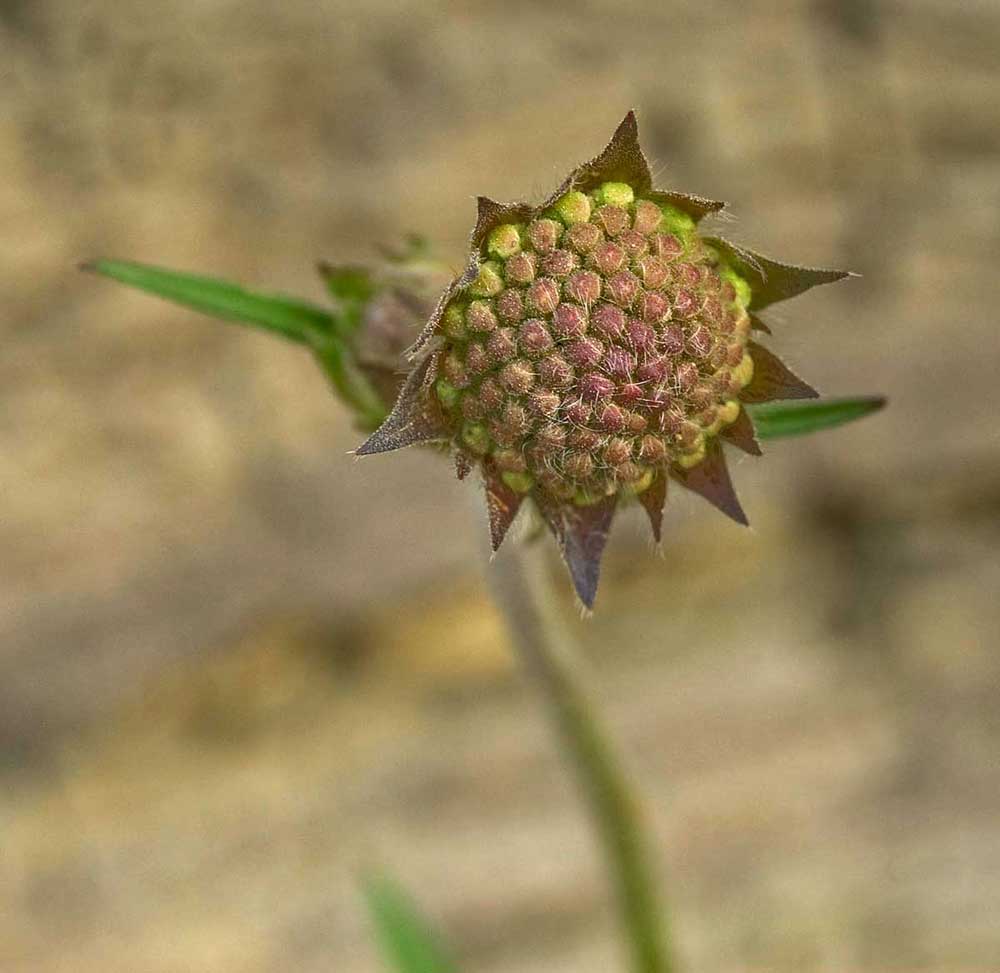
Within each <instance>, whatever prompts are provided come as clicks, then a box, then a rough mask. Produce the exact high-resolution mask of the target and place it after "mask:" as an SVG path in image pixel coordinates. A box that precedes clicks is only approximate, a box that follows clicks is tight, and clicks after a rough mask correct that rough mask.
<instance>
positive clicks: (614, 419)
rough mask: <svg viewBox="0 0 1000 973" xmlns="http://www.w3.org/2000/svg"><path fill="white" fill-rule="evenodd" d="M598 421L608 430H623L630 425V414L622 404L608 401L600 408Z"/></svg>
mask: <svg viewBox="0 0 1000 973" xmlns="http://www.w3.org/2000/svg"><path fill="white" fill-rule="evenodd" d="M597 422H598V424H599V425H600V426H601V428H602V429H606V430H607V431H608V432H621V431H622V430H624V429H625V428H626V427H627V426H628V416H627V415H626V413H625V410H624V409H623V408H622V407H621V406H619V405H615V404H614V402H608V403H607V404H606V405H602V406H600V407H599V408H598V410H597Z"/></svg>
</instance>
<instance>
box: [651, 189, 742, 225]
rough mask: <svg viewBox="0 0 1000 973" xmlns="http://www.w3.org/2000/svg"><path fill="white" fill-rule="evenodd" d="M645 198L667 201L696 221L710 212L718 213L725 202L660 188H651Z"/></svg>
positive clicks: (724, 206) (723, 207)
mask: <svg viewBox="0 0 1000 973" xmlns="http://www.w3.org/2000/svg"><path fill="white" fill-rule="evenodd" d="M646 198H647V199H651V200H653V201H654V202H657V203H667V204H668V205H669V206H675V207H676V208H677V209H679V210H681V212H683V213H687V215H688V216H690V217H691V219H693V220H694V221H695V223H697V222H698V221H699V220H703V219H704V218H705V217H706V216H710V215H711V214H712V213H718V212H719V211H720V210H723V209H725V208H726V204H725V203H723V202H722V201H721V200H718V199H706V198H705V197H704V196H695V195H693V194H691V193H672V192H664V191H661V190H653V191H652V192H648V193H646Z"/></svg>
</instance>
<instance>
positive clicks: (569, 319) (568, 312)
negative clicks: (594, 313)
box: [552, 303, 587, 338]
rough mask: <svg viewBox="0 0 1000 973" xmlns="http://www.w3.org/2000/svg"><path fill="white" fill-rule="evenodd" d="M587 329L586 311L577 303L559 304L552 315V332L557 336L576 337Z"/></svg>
mask: <svg viewBox="0 0 1000 973" xmlns="http://www.w3.org/2000/svg"><path fill="white" fill-rule="evenodd" d="M586 330H587V312H586V311H585V310H584V309H583V308H582V307H580V305H579V304H568V303H564V304H560V305H559V306H558V307H557V308H556V309H555V312H554V313H553V315H552V332H553V334H555V335H556V337H558V338H576V337H579V336H580V335H582V334H584V332H586Z"/></svg>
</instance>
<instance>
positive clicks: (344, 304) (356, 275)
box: [319, 263, 378, 335]
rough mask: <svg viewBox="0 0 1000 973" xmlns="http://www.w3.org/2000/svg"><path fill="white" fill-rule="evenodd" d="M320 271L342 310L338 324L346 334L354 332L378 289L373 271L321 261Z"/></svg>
mask: <svg viewBox="0 0 1000 973" xmlns="http://www.w3.org/2000/svg"><path fill="white" fill-rule="evenodd" d="M319 273H320V276H321V277H322V278H323V282H324V283H325V284H326V289H327V290H328V291H329V292H330V296H331V297H332V298H333V299H334V301H336V304H337V309H338V311H339V312H340V313H339V315H338V316H337V317H338V320H337V322H336V324H337V325H339V326H340V328H341V329H342V333H343V334H344V335H347V334H351V333H353V332H354V331H356V330H357V329H358V327H360V325H361V323H362V320H363V315H364V310H365V307H366V306H367V304H368V302H369V301H370V300H371V299H372V298H373V297H374V296H375V292H376V290H377V289H378V288H377V285H376V283H375V281H374V280H373V279H372V274H371V271H370V270H368V269H366V268H365V267H351V266H342V267H338V266H335V265H334V264H329V263H320V264H319Z"/></svg>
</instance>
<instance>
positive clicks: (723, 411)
mask: <svg viewBox="0 0 1000 973" xmlns="http://www.w3.org/2000/svg"><path fill="white" fill-rule="evenodd" d="M740 408H741V406H740V403H739V402H738V401H737V400H736V399H728V400H727V401H726V402H723V403H722V405H721V406H719V421H720V422H721V423H722V425H724V426H731V425H732V424H733V423H734V422H735V421H736V420H737V419H738V418H739V417H740Z"/></svg>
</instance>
